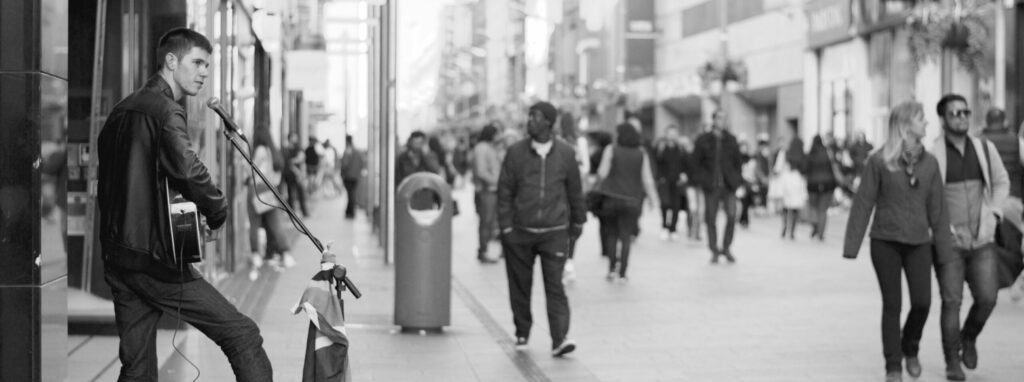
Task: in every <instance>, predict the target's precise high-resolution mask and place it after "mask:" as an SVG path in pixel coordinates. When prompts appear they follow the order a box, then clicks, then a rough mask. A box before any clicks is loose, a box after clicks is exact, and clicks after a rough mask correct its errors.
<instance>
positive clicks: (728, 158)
mask: <svg viewBox="0 0 1024 382" xmlns="http://www.w3.org/2000/svg"><path fill="white" fill-rule="evenodd" d="M716 139H718V138H717V137H716V136H715V133H713V132H706V133H703V134H701V135H700V136H698V137H697V141H696V142H695V143H694V145H693V154H692V155H691V158H690V160H691V162H690V164H691V166H692V168H691V173H692V174H691V175H692V176H694V177H696V179H694V181H695V182H696V183H697V184H698V185H700V186H701V187H702V188H704V189H705V190H710V189H712V188H714V171H715V159H716V158H715V146H716V144H715V143H716V142H715V140H716ZM720 139H721V140H722V144H721V150H722V152H721V154H720V155H719V158H718V159H719V160H721V163H720V168H721V171H722V178H723V179H724V181H725V184H724V185H723V186H725V189H726V190H727V191H736V189H737V188H739V187H740V186H741V185H743V172H742V168H743V153H742V152H740V145H739V143H738V142H736V137H734V136H733V135H732V134H730V133H729V132H728V131H722V135H721V138H720Z"/></svg>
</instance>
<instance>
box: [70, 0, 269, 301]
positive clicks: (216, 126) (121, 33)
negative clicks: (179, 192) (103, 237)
mask: <svg viewBox="0 0 1024 382" xmlns="http://www.w3.org/2000/svg"><path fill="white" fill-rule="evenodd" d="M100 5H103V6H104V9H103V11H102V12H97V8H98V7H99V6H100ZM71 7H72V12H71V14H72V15H74V17H72V18H71V19H70V20H69V21H68V23H69V25H70V27H71V33H69V35H70V36H71V39H72V42H71V46H72V51H73V54H74V55H75V57H91V58H92V59H91V60H82V61H83V62H81V63H80V64H79V65H75V66H73V67H72V68H71V71H72V72H73V73H74V74H73V75H72V79H73V80H72V81H71V84H70V90H69V96H68V99H69V115H68V123H69V129H68V130H69V131H68V133H69V138H68V141H69V143H70V148H69V149H70V150H69V151H70V152H72V153H76V154H79V155H75V156H74V158H72V159H69V162H68V163H69V166H68V167H69V173H70V174H71V175H74V176H69V181H68V200H69V202H70V203H71V204H70V206H69V217H68V225H69V228H68V235H69V252H70V253H71V256H70V259H69V268H70V273H71V276H70V277H69V279H70V280H69V281H70V284H71V285H72V286H73V287H74V288H77V289H79V290H81V291H84V292H88V293H89V294H92V295H98V296H101V297H107V298H109V291H108V290H107V287H106V285H105V283H104V282H103V278H102V261H101V260H100V256H99V252H98V251H99V250H100V248H99V245H98V243H96V241H97V240H95V237H96V235H97V234H98V232H97V229H98V228H97V224H96V218H95V217H94V215H95V214H94V213H90V212H94V211H95V203H94V202H93V201H94V198H95V185H94V183H95V175H96V171H95V168H96V162H95V155H91V154H92V152H93V147H95V139H96V136H97V135H98V134H99V131H100V129H101V128H102V126H103V122H104V121H105V119H106V115H107V114H108V113H109V112H110V111H111V110H112V109H113V107H114V105H116V104H117V102H119V101H120V100H121V99H123V98H124V97H126V96H127V95H129V94H131V92H133V91H135V90H136V89H138V88H140V87H141V86H142V85H143V84H144V83H145V81H146V80H147V79H148V78H149V77H150V76H151V75H153V74H155V73H156V70H157V69H158V67H159V64H160V62H161V61H160V60H159V58H158V57H156V54H155V50H156V45H157V43H158V41H159V38H160V37H161V36H162V35H163V34H164V33H165V32H166V31H168V30H170V29H172V28H175V27H182V26H187V27H189V28H192V29H194V30H196V31H197V32H199V33H202V34H203V35H205V36H206V37H207V38H208V39H209V40H210V42H211V43H212V45H213V48H214V49H213V50H214V51H213V55H212V56H211V71H210V80H208V81H207V86H204V87H203V89H202V90H201V91H200V93H199V94H198V95H196V96H194V97H186V98H185V99H184V100H183V101H182V104H183V106H184V107H185V111H186V113H187V116H188V132H189V135H190V137H191V139H192V144H193V147H194V148H195V149H196V151H197V153H198V154H199V156H200V158H201V159H202V161H203V162H204V163H205V164H206V166H207V168H208V170H209V172H210V175H211V177H212V178H213V179H214V182H215V183H216V184H217V185H218V186H219V187H220V188H221V189H222V190H223V191H224V192H225V194H226V195H227V196H228V200H229V203H230V204H229V208H230V211H231V212H230V214H231V215H230V216H229V220H228V224H227V225H226V226H225V229H224V232H223V233H222V237H221V240H218V241H215V242H212V243H208V244H207V248H206V260H205V261H204V262H203V263H201V264H198V268H199V269H200V271H201V272H202V273H203V274H204V275H205V277H206V278H207V280H209V281H211V282H213V283H216V282H217V281H219V280H221V279H223V278H224V277H225V276H227V275H228V274H230V273H231V272H233V271H234V270H235V269H236V268H237V267H238V264H239V262H238V261H237V260H236V257H237V258H243V257H245V255H246V254H248V253H249V244H248V237H249V235H248V229H249V227H248V217H247V212H248V211H247V208H246V203H245V201H246V192H248V190H247V188H246V187H245V183H244V182H243V181H244V180H245V177H246V176H248V171H247V167H245V166H247V165H246V164H245V163H244V161H243V160H242V159H241V157H240V156H238V155H237V153H236V152H235V149H234V148H233V147H232V146H230V144H229V143H228V142H227V141H226V140H225V139H224V138H223V136H222V134H221V121H220V119H219V118H218V117H217V115H216V114H215V113H213V112H212V111H210V110H209V109H208V108H207V107H206V103H207V101H208V100H209V99H210V98H213V97H217V98H219V99H220V103H221V105H224V106H225V107H226V108H227V109H228V110H229V112H231V113H232V115H233V117H234V120H235V122H236V123H237V124H238V126H239V127H241V128H242V129H243V131H245V134H246V135H247V136H252V132H253V127H254V125H255V119H256V116H255V115H256V114H255V113H256V108H257V107H256V105H257V99H259V98H261V97H266V94H262V93H267V92H268V91H269V90H263V91H262V92H260V91H257V87H256V83H257V82H258V80H257V79H256V76H257V72H256V62H257V61H258V60H261V59H265V53H264V52H263V51H262V49H261V48H259V40H258V38H257V37H256V36H255V34H254V33H253V30H252V27H251V21H250V19H251V17H250V16H249V14H248V13H246V12H245V11H244V10H243V9H241V8H240V6H238V5H237V3H236V2H233V1H228V2H219V1H203V0H173V1H161V2H153V1H146V0H107V1H104V0H84V1H76V2H73V4H72V6H71ZM97 29H99V30H100V31H101V33H97ZM97 36H99V37H101V40H100V42H101V43H100V44H97V43H96V40H97ZM95 68H101V70H94V69H95ZM94 84H96V86H94ZM257 94H260V95H257ZM72 164H73V165H72ZM243 170H244V171H243ZM90 183H92V184H93V185H92V186H91V188H92V189H91V190H90Z"/></svg>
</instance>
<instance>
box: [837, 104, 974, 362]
mask: <svg viewBox="0 0 1024 382" xmlns="http://www.w3.org/2000/svg"><path fill="white" fill-rule="evenodd" d="M925 126H926V122H925V120H924V109H923V108H922V107H921V104H919V103H916V102H905V103H902V104H900V105H897V106H896V107H895V108H893V111H892V113H891V114H890V116H889V127H888V129H889V131H888V139H886V141H885V144H884V145H883V146H882V148H881V149H880V150H878V151H876V152H875V153H873V154H871V155H870V156H869V158H868V159H867V160H866V162H865V163H864V172H863V178H862V181H861V185H860V188H859V189H858V190H857V193H856V195H855V196H854V198H853V207H852V208H851V210H850V218H849V221H848V222H847V224H846V236H845V240H844V243H843V257H845V258H848V259H855V258H856V257H857V253H858V252H860V246H861V243H862V242H863V240H864V234H865V231H866V230H867V227H868V222H869V221H871V222H872V223H871V234H870V236H871V247H870V248H871V263H872V265H873V266H874V269H875V275H876V276H877V277H878V286H879V289H880V290H881V292H882V354H883V355H884V357H885V372H886V379H885V380H886V382H899V381H902V380H903V361H904V360H905V361H906V365H907V372H908V373H909V374H910V375H911V376H913V377H918V376H920V375H921V362H920V360H919V359H918V349H919V348H920V341H921V333H922V331H923V330H924V324H925V322H926V321H927V320H928V309H929V307H930V306H931V264H932V261H933V248H934V254H935V255H934V258H935V260H936V261H940V262H941V261H948V259H950V258H952V257H953V256H955V255H954V254H953V252H952V246H951V243H950V241H951V240H952V239H951V237H950V231H949V229H948V227H949V215H948V211H947V210H946V207H945V204H944V201H943V198H944V191H943V187H942V176H941V170H940V166H939V162H938V161H937V160H936V159H935V157H934V156H932V155H931V154H929V153H928V152H926V151H925V150H924V148H923V146H922V145H921V138H922V137H924V134H925ZM872 214H873V215H874V219H872ZM901 272H903V273H905V274H906V279H907V287H908V288H909V292H910V312H909V313H908V314H907V318H906V322H905V324H904V325H903V329H902V331H901V329H900V311H901V309H902V306H901V305H902V296H903V291H902V284H903V280H902V277H901V275H900V273H901Z"/></svg>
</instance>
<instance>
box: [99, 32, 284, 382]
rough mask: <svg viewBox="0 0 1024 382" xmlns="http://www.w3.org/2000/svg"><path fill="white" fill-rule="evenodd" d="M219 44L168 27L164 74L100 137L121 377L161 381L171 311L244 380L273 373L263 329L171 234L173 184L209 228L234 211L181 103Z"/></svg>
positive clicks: (194, 90)
mask: <svg viewBox="0 0 1024 382" xmlns="http://www.w3.org/2000/svg"><path fill="white" fill-rule="evenodd" d="M212 50H213V48H212V46H211V45H210V42H209V41H208V40H207V39H206V37H204V36H203V35H201V34H199V33H197V32H195V31H192V30H190V29H185V28H178V29H173V30H171V31H169V32H167V33H166V34H165V35H164V36H163V37H161V38H160V42H159V46H158V47H157V57H158V59H159V60H160V62H161V64H160V68H159V72H158V73H157V74H156V75H154V76H153V77H151V78H150V79H149V81H147V83H146V85H145V86H144V87H143V88H142V89H139V90H138V91H136V92H135V93H132V94H131V95H130V96H128V97H127V98H125V99H124V100H122V101H121V102H120V103H119V104H118V105H117V106H115V107H114V110H113V111H111V113H110V117H109V118H108V119H107V121H106V124H104V126H103V130H102V131H101V132H100V135H99V141H98V143H99V145H98V149H97V151H98V153H99V188H98V196H97V199H98V203H99V208H100V212H101V213H100V215H101V220H100V240H101V243H102V244H103V261H104V273H105V276H104V278H105V279H106V282H107V284H109V285H110V288H111V290H112V291H113V295H114V314H115V319H116V322H117V331H118V336H119V337H120V339H121V343H120V359H121V365H122V366H121V373H120V377H119V378H118V381H156V380H157V378H158V376H157V359H156V325H157V321H158V320H159V319H160V317H161V316H163V315H164V314H165V313H170V314H172V315H177V316H179V317H181V319H182V320H183V321H185V322H188V323H189V324H192V326H194V327H196V328H197V329H199V330H200V331H202V332H203V334H205V335H206V336H208V337H210V339H212V340H213V341H214V342H216V343H217V344H218V345H219V346H220V347H221V349H222V350H223V351H224V354H225V355H227V358H228V360H229V361H230V363H231V368H232V370H233V371H234V373H235V377H236V378H237V379H238V381H271V380H272V378H273V373H272V371H271V365H270V360H269V359H267V354H266V352H265V351H264V349H263V338H262V337H261V336H260V332H259V328H257V327H256V324H255V323H254V322H253V321H252V320H251V319H250V318H249V317H246V316H245V315H243V314H242V313H240V312H239V311H238V309H236V308H235V307H234V306H233V305H231V303H230V302H228V301H227V299H225V298H224V296H223V295H221V294H220V292H218V291H217V290H216V289H214V287H213V286H212V285H210V283H208V282H207V281H206V280H204V279H203V278H202V277H201V275H200V274H199V273H198V272H197V271H196V270H195V269H194V268H193V267H192V266H191V265H190V264H188V263H187V262H184V261H181V260H180V258H181V254H180V253H176V252H175V249H178V250H180V249H181V245H180V244H179V245H176V244H175V243H173V242H172V241H174V238H173V236H172V234H171V222H170V218H171V217H170V211H169V209H168V207H167V201H168V200H169V197H170V195H168V193H169V192H171V191H174V192H177V193H180V194H181V196H182V197H183V198H184V199H186V200H188V201H191V202H193V203H195V204H196V207H197V209H198V211H199V212H200V213H201V214H202V215H203V216H205V217H206V221H207V224H208V225H209V228H210V229H213V230H216V229H219V228H220V227H221V226H222V225H223V224H224V222H225V220H226V219H227V212H228V205H227V202H226V201H225V199H224V194H223V193H222V192H221V191H220V190H219V189H217V187H216V186H215V185H214V184H213V182H212V180H211V179H210V175H209V174H208V172H207V170H206V166H204V165H203V163H202V162H200V161H199V157H198V155H197V154H196V152H195V151H193V149H192V144H191V142H190V141H189V136H188V133H187V131H186V128H185V123H186V120H187V119H186V118H185V110H184V108H183V107H182V106H181V105H180V104H179V103H178V102H179V101H180V100H181V98H182V97H184V96H186V95H188V96H195V95H196V94H198V93H199V90H200V89H201V88H202V86H203V85H204V82H205V81H206V80H207V76H208V75H209V72H210V62H209V61H210V55H211V52H212ZM165 185H166V186H165ZM168 188H169V189H170V191H168Z"/></svg>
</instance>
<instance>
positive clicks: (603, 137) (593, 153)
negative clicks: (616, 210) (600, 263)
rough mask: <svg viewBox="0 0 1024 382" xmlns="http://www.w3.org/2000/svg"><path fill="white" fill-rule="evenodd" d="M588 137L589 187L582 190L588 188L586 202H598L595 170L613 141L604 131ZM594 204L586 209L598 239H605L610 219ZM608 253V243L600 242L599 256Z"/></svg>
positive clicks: (599, 198)
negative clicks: (596, 228) (593, 223)
mask: <svg viewBox="0 0 1024 382" xmlns="http://www.w3.org/2000/svg"><path fill="white" fill-rule="evenodd" d="M588 136H589V137H590V140H591V141H593V144H592V145H590V147H591V150H590V169H589V171H588V173H589V175H590V176H589V178H590V180H589V182H588V183H589V186H585V187H584V188H589V190H588V193H587V200H590V201H592V200H597V201H600V200H601V199H602V198H601V197H600V196H598V195H599V194H597V190H596V188H597V186H598V182H599V178H600V177H599V176H598V174H597V170H598V167H600V165H601V160H602V158H603V156H604V152H605V151H604V150H605V148H606V147H608V146H609V145H611V144H612V140H613V139H612V136H611V134H608V133H607V132H605V131H598V132H591V133H590V134H588ZM594 204H595V205H593V206H590V205H588V208H590V212H591V213H592V214H594V217H596V218H597V224H598V237H605V236H607V235H610V231H609V230H610V229H611V224H612V223H611V218H610V217H608V216H605V215H604V213H603V212H602V211H601V206H600V203H594ZM610 253H611V249H609V248H608V243H607V242H606V241H605V240H601V256H602V257H609V254H610Z"/></svg>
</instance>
